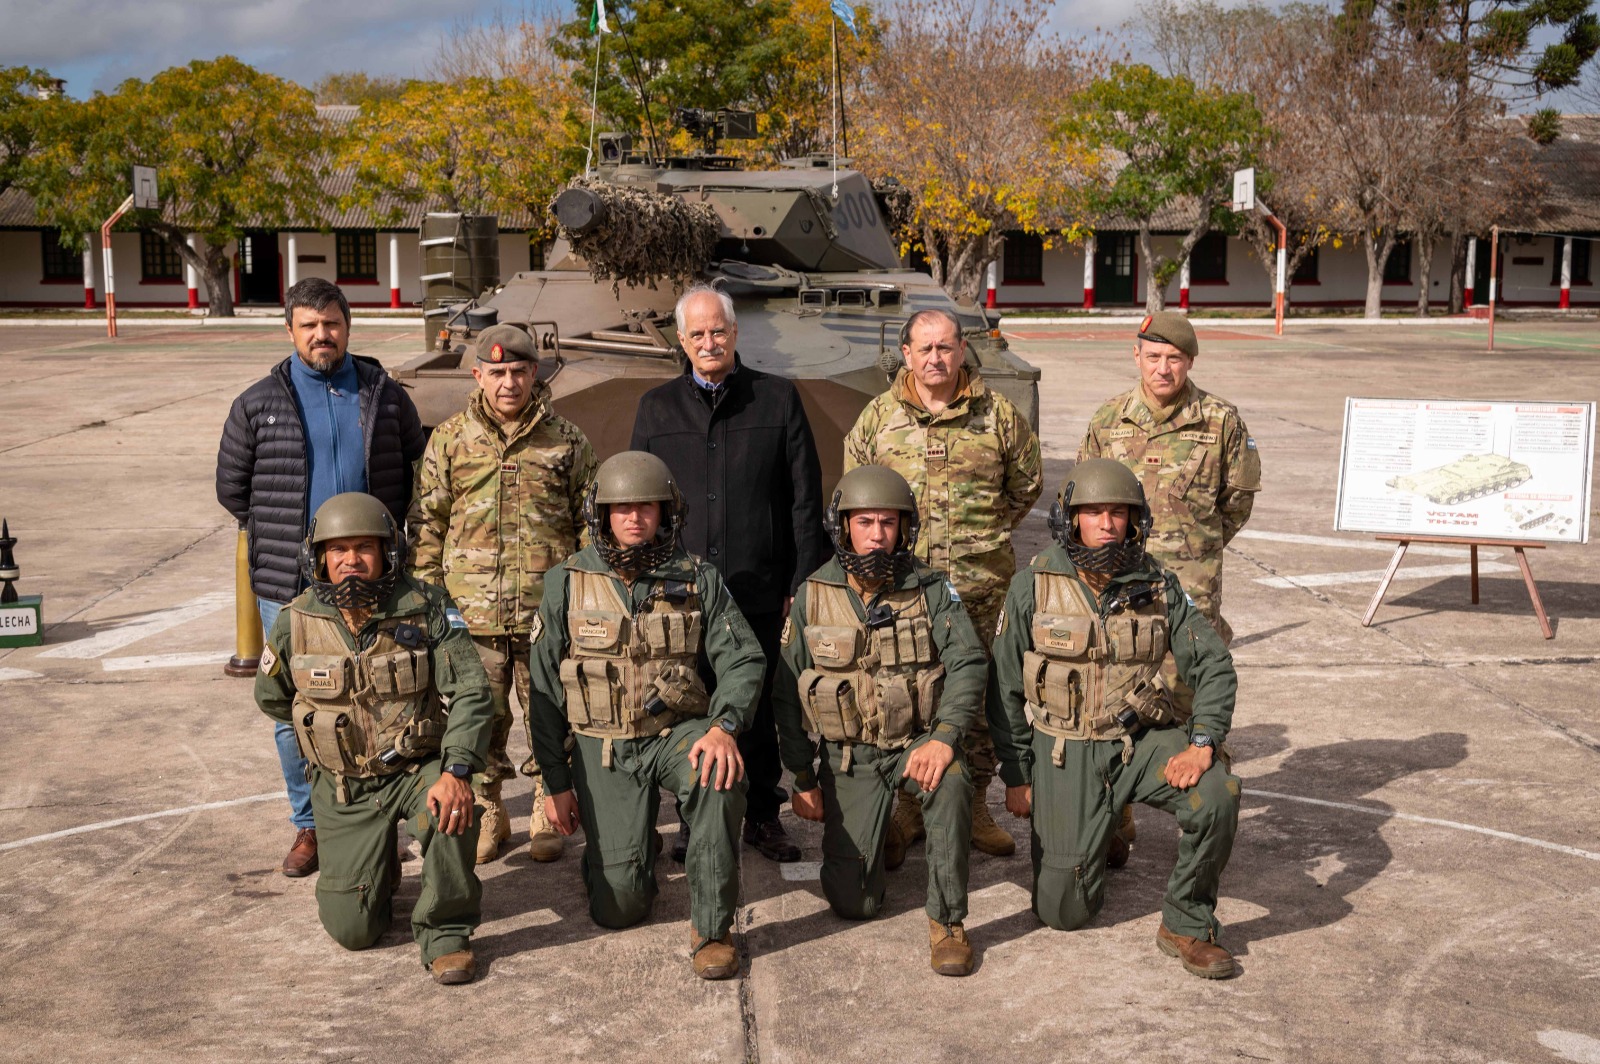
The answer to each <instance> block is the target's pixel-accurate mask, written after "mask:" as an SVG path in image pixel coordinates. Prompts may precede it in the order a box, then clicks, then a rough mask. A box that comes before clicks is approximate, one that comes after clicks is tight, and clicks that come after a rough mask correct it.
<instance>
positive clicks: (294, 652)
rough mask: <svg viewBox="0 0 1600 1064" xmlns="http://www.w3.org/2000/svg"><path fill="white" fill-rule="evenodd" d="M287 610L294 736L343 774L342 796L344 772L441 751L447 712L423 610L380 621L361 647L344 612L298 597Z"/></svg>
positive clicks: (379, 770) (382, 771)
mask: <svg viewBox="0 0 1600 1064" xmlns="http://www.w3.org/2000/svg"><path fill="white" fill-rule="evenodd" d="M289 617H290V625H289V640H290V642H289V648H290V655H291V656H290V658H289V672H290V675H291V676H292V677H293V678H294V686H295V696H294V708H293V721H294V734H295V738H296V739H297V740H298V741H299V744H300V753H301V755H302V756H303V757H305V759H306V760H307V761H310V762H311V763H312V764H314V765H317V766H319V767H320V768H323V769H325V770H326V771H328V772H331V773H333V774H334V775H335V776H336V777H338V789H339V793H340V795H341V800H343V797H342V796H343V794H344V777H346V776H354V777H356V778H357V779H368V778H371V777H374V776H388V775H392V774H393V773H396V772H401V771H403V770H405V769H406V768H409V767H410V766H411V762H412V761H413V759H415V758H419V757H422V756H424V755H426V754H432V753H437V752H438V750H439V739H440V737H441V736H443V735H444V713H443V709H442V706H441V704H440V702H439V698H438V696H437V695H436V694H435V693H434V690H433V686H432V683H431V680H432V675H431V672H430V654H429V646H428V638H427V636H428V618H427V615H426V614H423V613H418V614H413V615H409V616H405V617H390V618H385V619H384V620H382V621H380V622H378V629H377V636H376V638H375V639H374V640H373V643H372V646H371V647H369V648H368V649H366V650H363V651H360V652H359V653H357V652H355V651H352V650H351V649H350V647H349V645H348V644H347V643H346V642H345V636H344V633H345V631H346V629H345V625H344V621H343V620H341V619H340V618H338V617H327V616H322V615H319V614H312V613H307V612H306V611H305V610H302V609H300V608H298V607H296V606H293V605H291V606H290V607H289ZM397 634H399V635H400V637H401V640H403V641H404V643H405V644H410V643H415V644H416V645H415V646H410V645H403V644H402V642H399V641H396V638H395V637H396V635H397Z"/></svg>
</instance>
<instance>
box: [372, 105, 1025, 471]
mask: <svg viewBox="0 0 1600 1064" xmlns="http://www.w3.org/2000/svg"><path fill="white" fill-rule="evenodd" d="M681 117H687V118H688V119H690V120H691V121H692V122H697V123H699V125H700V126H701V127H702V128H703V127H705V126H706V125H712V126H713V128H715V129H716V130H717V131H718V132H720V133H721V134H722V135H723V136H738V135H740V133H741V132H742V131H743V129H745V128H753V124H751V123H749V122H748V117H747V116H742V115H741V114H740V113H738V112H731V113H730V112H715V113H706V112H688V113H687V114H686V115H685V116H681ZM690 128H693V126H691V127H690ZM711 144H712V147H713V150H711V151H701V152H696V153H693V154H690V155H685V156H677V157H668V158H659V157H650V156H646V155H642V154H638V153H635V152H633V150H632V143H631V139H630V138H629V137H627V136H625V135H620V134H606V135H604V136H602V138H601V140H600V149H601V150H600V165H599V167H598V174H597V176H596V175H591V176H590V177H587V178H580V179H578V180H576V181H574V182H573V183H572V185H571V186H569V187H568V188H567V189H566V190H565V191H563V192H562V193H561V194H560V195H559V196H558V197H557V198H556V200H555V201H554V203H553V204H552V205H551V209H552V210H553V212H554V214H555V216H556V219H557V221H558V222H559V224H560V228H559V232H560V234H561V236H560V238H559V239H557V240H556V241H555V243H554V246H553V248H552V249H551V251H550V253H549V255H548V257H547V259H546V263H545V268H544V269H540V270H531V271H529V272H526V273H518V274H516V275H515V276H513V277H511V278H509V279H507V280H505V281H504V282H502V283H499V284H496V285H494V286H493V287H491V288H489V289H488V290H486V291H485V292H483V294H481V295H480V296H478V297H477V298H476V299H472V300H467V301H463V302H460V303H457V304H455V305H453V306H451V307H447V308H442V309H441V310H439V311H436V312H435V313H437V314H438V315H439V317H438V318H437V319H429V321H430V323H429V325H428V326H426V327H425V328H426V329H427V331H428V332H429V333H430V334H432V336H433V341H432V343H431V345H430V346H431V347H432V349H431V350H430V351H428V353H426V354H424V355H422V356H420V357H418V358H416V359H413V360H412V361H410V362H408V363H406V364H405V365H403V366H401V367H400V368H399V369H397V370H396V371H395V372H394V376H395V377H396V378H397V379H398V380H400V381H401V382H402V384H404V385H405V386H406V387H407V388H409V389H411V394H412V398H413V399H414V400H415V402H416V404H417V408H418V410H419V411H420V412H421V414H422V419H423V423H424V424H425V425H429V426H432V425H436V424H438V423H439V422H440V421H442V420H443V419H445V418H446V417H449V416H450V415H451V414H454V413H456V412H457V411H459V410H461V409H462V408H463V406H464V405H465V402H466V399H467V396H468V395H469V393H470V392H471V390H472V388H473V387H474V384H473V380H472V376H471V366H472V364H473V361H474V357H475V342H476V337H477V335H478V334H479V333H480V332H481V331H482V330H483V329H485V328H487V327H488V326H489V325H492V324H495V323H497V322H501V323H504V322H509V323H519V324H523V325H525V326H526V327H527V328H528V329H529V330H530V331H531V332H532V333H533V335H534V337H535V339H536V340H537V343H538V346H539V348H540V351H541V366H540V377H541V378H543V379H545V380H547V381H548V383H549V385H550V388H551V392H552V395H553V397H554V400H555V407H556V410H557V411H559V412H560V413H561V414H563V415H564V416H566V417H568V418H569V419H571V420H572V421H573V422H575V423H576V424H577V425H578V426H579V427H580V428H582V429H583V431H584V432H585V434H586V435H588V437H589V439H590V441H591V442H592V443H593V445H594V447H595V450H596V451H597V452H598V453H599V454H600V456H601V457H602V459H603V458H604V457H606V456H607V455H610V454H613V453H615V452H617V451H619V450H625V449H626V448H627V446H628V441H629V438H630V436H631V434H632V429H633V419H634V412H635V410H636V408H637V406H638V400H639V397H640V396H641V395H643V394H644V392H646V391H647V390H649V389H651V388H653V387H655V386H656V385H658V384H660V383H662V382H663V381H665V380H667V379H669V378H671V377H674V376H676V375H677V374H679V373H680V372H682V369H683V366H684V355H683V352H682V350H681V349H680V348H679V346H678V342H677V333H676V328H675V326H674V323H673V319H672V310H673V306H674V304H675V303H676V300H677V295H678V293H679V292H680V291H681V290H682V288H683V287H684V286H685V285H686V284H687V283H689V282H692V281H695V280H699V281H705V282H709V283H712V284H715V285H716V286H718V287H719V288H721V289H722V290H723V291H725V292H727V293H728V295H729V296H731V297H732V299H733V302H734V309H735V312H736V315H737V319H738V326H739V340H738V351H739V355H740V357H741V358H742V359H743V360H744V362H745V364H746V365H749V366H753V367H755V368H756V369H759V370H762V371H764V372H767V373H773V374H778V375H781V376H784V377H788V378H790V379H792V380H793V381H794V382H795V384H796V385H797V386H798V388H799V392H800V395H801V398H802V401H803V403H804V405H805V408H806V413H807V415H808V416H809V418H810V420H811V427H812V432H813V433H814V435H815V436H816V440H817V447H818V450H819V452H820V454H821V459H822V466H823V476H824V487H825V488H826V489H827V490H829V491H831V490H832V484H833V482H834V481H835V480H836V479H837V478H838V476H839V475H840V472H841V466H842V462H843V437H844V435H845V433H846V432H848V431H849V429H850V427H851V426H852V425H853V424H854V423H855V419H856V416H857V415H858V414H859V413H860V411H861V409H862V407H863V406H865V405H866V403H867V401H868V400H869V399H870V398H871V397H872V396H874V395H876V394H878V393H879V392H881V391H883V390H884V388H885V387H886V386H887V384H888V382H889V381H890V380H891V379H892V377H893V375H894V373H895V372H896V371H897V370H898V369H899V367H900V364H901V356H900V340H899V331H900V327H901V325H902V324H903V323H904V322H905V321H906V319H907V318H908V317H909V316H910V315H912V314H913V313H915V312H917V311H919V310H923V309H927V308H933V307H942V308H946V309H948V310H951V311H953V312H954V313H955V314H956V315H957V316H958V318H959V319H960V321H961V322H962V325H963V329H964V333H965V336H966V338H967V341H968V355H967V362H968V365H969V366H970V367H972V368H973V369H975V370H976V371H977V372H979V373H981V374H982V375H983V379H984V381H985V383H986V384H988V385H989V386H990V387H992V388H994V389H995V390H997V391H999V392H1001V393H1002V394H1004V395H1005V396H1006V397H1007V398H1009V399H1010V400H1011V401H1012V402H1013V403H1015V404H1016V405H1017V407H1018V409H1019V410H1021V411H1022V412H1023V414H1024V415H1025V416H1026V417H1027V418H1028V420H1029V422H1030V423H1032V424H1033V425H1034V426H1035V427H1037V425H1038V420H1039V389H1038V380H1039V371H1038V370H1037V369H1035V368H1034V367H1033V366H1031V365H1029V364H1028V363H1026V362H1024V361H1022V360H1021V359H1019V358H1017V357H1016V356H1015V355H1014V354H1012V353H1011V351H1010V350H1008V348H1007V345H1006V341H1005V340H1004V338H1003V337H1002V336H1001V335H1000V332H999V330H998V328H996V327H995V326H996V323H995V322H993V321H991V320H990V319H989V318H988V317H987V316H986V315H985V313H984V311H983V310H982V309H981V308H979V307H977V306H959V305H957V304H956V303H955V302H954V301H953V300H952V299H951V298H950V297H949V296H948V295H947V294H946V293H945V292H944V290H943V289H942V288H940V287H939V286H938V285H937V284H935V283H934V282H933V279H932V278H931V277H929V276H928V275H927V274H924V273H919V272H916V271H914V270H909V269H906V268H905V267H904V266H903V265H902V264H901V262H900V255H899V251H898V249H897V247H896V246H895V242H894V239H893V237H892V236H891V234H890V232H889V229H888V226H887V224H886V222H885V213H884V209H883V206H882V204H881V203H880V199H879V196H878V194H877V193H876V192H875V191H874V189H873V187H872V185H871V183H869V182H868V180H867V178H866V177H865V176H864V175H862V174H861V173H859V172H857V171H854V170H849V169H841V170H834V169H833V168H832V167H831V166H830V165H829V160H827V159H825V158H824V159H804V160H795V161H792V162H790V163H789V164H787V165H785V166H784V167H782V168H779V169H773V170H746V169H743V168H742V167H741V166H740V161H739V160H738V159H737V158H734V157H732V156H729V155H720V154H717V153H716V152H715V150H714V145H715V141H714V139H713V140H712V141H711ZM835 190H837V191H835ZM579 249H581V251H580V250H579ZM652 257H653V261H652ZM666 271H670V272H673V273H676V274H677V276H676V277H673V276H664V275H660V274H662V273H663V272H666ZM653 272H654V273H656V274H658V275H657V276H651V274H652V273H653ZM630 280H631V281H632V282H633V283H631V284H630V283H628V282H629V281H630Z"/></svg>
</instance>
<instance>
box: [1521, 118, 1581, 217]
mask: <svg viewBox="0 0 1600 1064" xmlns="http://www.w3.org/2000/svg"><path fill="white" fill-rule="evenodd" d="M1528 118H1529V116H1528V115H1517V116H1515V117H1514V118H1512V119H1511V121H1514V122H1516V123H1518V124H1519V125H1520V126H1522V127H1523V128H1524V129H1526V128H1527V123H1528ZM1532 151H1533V160H1534V165H1535V166H1537V167H1538V168H1539V172H1540V174H1541V175H1542V176H1543V177H1544V181H1545V192H1544V195H1543V197H1541V199H1540V201H1539V203H1538V205H1537V206H1536V207H1535V209H1534V211H1533V212H1532V213H1533V218H1532V224H1533V225H1534V226H1536V227H1537V228H1538V229H1539V230H1540V231H1541V232H1546V233H1578V234H1582V233H1600V115H1562V116H1561V133H1560V135H1559V136H1557V137H1556V139H1555V140H1553V141H1551V142H1550V143H1549V144H1535V145H1533V149H1532Z"/></svg>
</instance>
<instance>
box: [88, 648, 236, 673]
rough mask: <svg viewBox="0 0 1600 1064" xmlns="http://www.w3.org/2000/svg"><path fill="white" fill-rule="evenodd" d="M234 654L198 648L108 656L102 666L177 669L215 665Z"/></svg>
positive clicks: (114, 669) (121, 669)
mask: <svg viewBox="0 0 1600 1064" xmlns="http://www.w3.org/2000/svg"><path fill="white" fill-rule="evenodd" d="M232 656H233V649H232V648H231V647H230V648H229V649H227V650H197V651H193V652H192V653H188V654H146V655H144V656H142V657H135V658H106V659H105V660H104V661H102V662H101V663H100V667H101V668H102V669H103V670H104V671H106V672H127V671H128V670H130V669H177V668H182V667H184V666H186V665H215V664H217V663H218V662H224V661H227V660H228V659H229V658H231V657H232Z"/></svg>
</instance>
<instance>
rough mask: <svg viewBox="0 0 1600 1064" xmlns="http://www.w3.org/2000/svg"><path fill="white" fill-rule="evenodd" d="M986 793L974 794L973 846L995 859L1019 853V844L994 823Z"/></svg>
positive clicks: (976, 791) (977, 791)
mask: <svg viewBox="0 0 1600 1064" xmlns="http://www.w3.org/2000/svg"><path fill="white" fill-rule="evenodd" d="M984 793H985V792H983V791H979V790H974V791H973V792H972V845H973V846H975V847H977V848H978V849H980V850H982V851H983V852H984V853H987V854H992V855H993V856H995V857H1010V856H1011V855H1012V854H1014V853H1016V852H1017V842H1016V840H1015V839H1013V838H1012V837H1011V836H1010V835H1008V834H1007V833H1006V831H1005V829H1003V828H1002V827H1001V826H1000V825H999V824H996V823H995V822H994V817H993V816H992V815H990V813H989V803H988V802H987V801H986V800H985V797H984Z"/></svg>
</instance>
